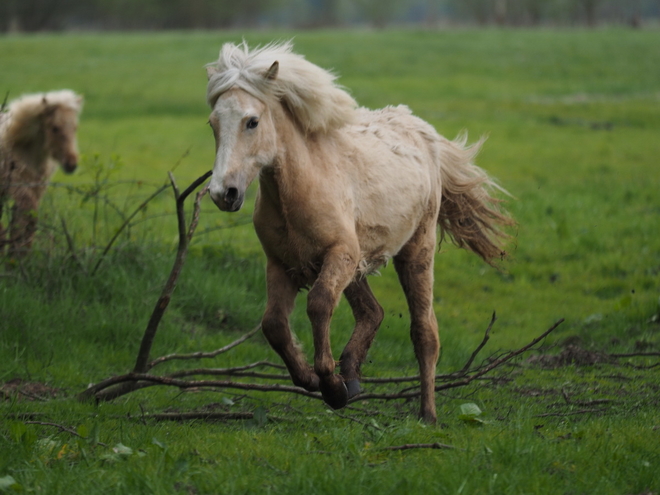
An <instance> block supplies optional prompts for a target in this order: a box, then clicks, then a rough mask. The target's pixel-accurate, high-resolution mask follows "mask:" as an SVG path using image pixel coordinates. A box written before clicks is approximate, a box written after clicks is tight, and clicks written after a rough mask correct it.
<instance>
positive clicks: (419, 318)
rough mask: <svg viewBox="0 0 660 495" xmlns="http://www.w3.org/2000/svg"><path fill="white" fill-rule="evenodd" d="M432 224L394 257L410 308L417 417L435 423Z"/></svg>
mask: <svg viewBox="0 0 660 495" xmlns="http://www.w3.org/2000/svg"><path fill="white" fill-rule="evenodd" d="M435 240H436V236H435V222H433V224H432V225H426V226H424V225H422V226H421V227H420V229H419V230H418V232H417V233H416V234H415V235H414V236H413V238H412V239H411V241H410V242H409V243H408V244H407V245H406V246H404V248H403V249H402V250H401V252H400V253H399V254H398V255H397V256H396V257H395V258H394V267H395V268H396V271H397V274H398V275H399V280H400V282H401V285H402V287H403V291H404V293H405V295H406V299H407V301H408V307H409V309H410V337H411V339H412V342H413V346H414V349H415V356H416V357H417V361H418V363H419V378H420V385H421V394H422V395H421V407H420V413H419V415H420V417H421V418H422V419H423V420H425V421H427V422H429V423H435V421H436V413H435V366H436V363H437V361H438V353H439V350H440V339H439V337H438V322H437V320H436V317H435V313H434V311H433V256H434V253H435Z"/></svg>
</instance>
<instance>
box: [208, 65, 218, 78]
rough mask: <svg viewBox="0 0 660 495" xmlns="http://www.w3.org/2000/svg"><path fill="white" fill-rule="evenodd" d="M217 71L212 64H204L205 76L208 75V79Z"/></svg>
mask: <svg viewBox="0 0 660 495" xmlns="http://www.w3.org/2000/svg"><path fill="white" fill-rule="evenodd" d="M217 73H218V68H217V67H214V66H213V65H207V66H206V77H208V78H209V79H211V76H212V75H213V74H217Z"/></svg>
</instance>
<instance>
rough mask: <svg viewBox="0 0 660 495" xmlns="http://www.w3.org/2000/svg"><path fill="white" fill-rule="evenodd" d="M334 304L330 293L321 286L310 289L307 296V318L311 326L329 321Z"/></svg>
mask: <svg viewBox="0 0 660 495" xmlns="http://www.w3.org/2000/svg"><path fill="white" fill-rule="evenodd" d="M334 304H335V301H334V300H333V298H332V294H330V291H328V290H327V289H325V288H324V287H321V286H317V287H314V288H312V290H310V291H309V294H308V296H307V317H308V318H309V321H311V322H312V326H314V325H317V324H322V323H324V322H326V321H327V320H329V319H330V317H331V316H332V311H333V309H334Z"/></svg>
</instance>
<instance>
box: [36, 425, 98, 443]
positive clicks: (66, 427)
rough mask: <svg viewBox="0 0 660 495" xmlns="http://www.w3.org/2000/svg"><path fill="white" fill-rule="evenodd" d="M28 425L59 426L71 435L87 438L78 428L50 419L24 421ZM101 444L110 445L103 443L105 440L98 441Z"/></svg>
mask: <svg viewBox="0 0 660 495" xmlns="http://www.w3.org/2000/svg"><path fill="white" fill-rule="evenodd" d="M24 423H25V424H26V425H41V426H53V427H55V428H58V429H59V430H60V431H65V432H66V433H69V434H71V435H74V436H76V437H78V438H83V439H86V438H87V437H83V436H82V435H81V434H80V433H78V432H77V431H76V430H74V429H72V428H69V427H68V426H64V425H60V424H58V423H50V422H48V421H24ZM97 443H98V444H99V445H101V446H102V447H107V446H108V445H107V444H105V443H103V442H97Z"/></svg>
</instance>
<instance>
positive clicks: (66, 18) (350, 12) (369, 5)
mask: <svg viewBox="0 0 660 495" xmlns="http://www.w3.org/2000/svg"><path fill="white" fill-rule="evenodd" d="M659 17H660V0H0V31H3V32H7V31H43V30H64V29H89V30H93V29H115V30H122V29H143V30H144V29H147V30H150V29H153V30H156V29H218V28H242V27H256V26H288V27H325V26H328V27H331V26H339V25H365V24H367V25H372V26H374V27H377V28H381V27H384V26H386V25H389V24H395V23H396V24H408V25H411V24H425V25H436V24H442V25H452V24H479V25H511V26H534V25H539V24H547V25H587V26H595V25H598V24H600V23H619V24H622V23H625V24H630V25H633V26H638V25H639V24H640V23H642V22H643V21H644V20H645V19H650V18H654V19H655V20H656V22H657V20H658V18H659Z"/></svg>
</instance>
